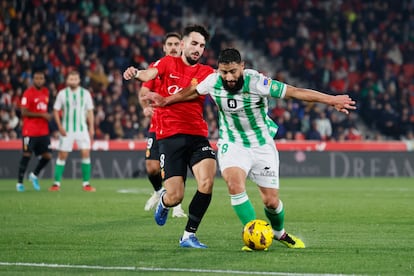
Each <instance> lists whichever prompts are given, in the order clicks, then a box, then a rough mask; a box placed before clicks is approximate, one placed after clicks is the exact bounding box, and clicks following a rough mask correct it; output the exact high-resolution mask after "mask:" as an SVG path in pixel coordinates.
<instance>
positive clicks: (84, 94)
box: [53, 87, 94, 133]
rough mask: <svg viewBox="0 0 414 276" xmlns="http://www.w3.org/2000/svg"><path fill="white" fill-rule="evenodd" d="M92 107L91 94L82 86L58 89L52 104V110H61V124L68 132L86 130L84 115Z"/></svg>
mask: <svg viewBox="0 0 414 276" xmlns="http://www.w3.org/2000/svg"><path fill="white" fill-rule="evenodd" d="M93 108H94V106H93V101H92V97H91V94H90V93H89V91H88V90H87V89H85V88H83V87H78V88H76V89H75V90H74V91H72V90H71V89H70V88H69V87H66V88H64V89H62V90H60V91H59V93H58V95H57V97H56V101H55V104H54V105H53V109H54V110H58V111H60V110H62V111H63V113H62V126H63V128H64V129H65V130H66V132H69V133H75V132H87V131H88V125H87V122H86V115H87V112H88V110H92V109H93Z"/></svg>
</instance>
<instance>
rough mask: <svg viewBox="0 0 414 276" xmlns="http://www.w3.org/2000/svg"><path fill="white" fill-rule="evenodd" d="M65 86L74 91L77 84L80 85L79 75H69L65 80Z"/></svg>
mask: <svg viewBox="0 0 414 276" xmlns="http://www.w3.org/2000/svg"><path fill="white" fill-rule="evenodd" d="M66 84H67V85H68V86H69V87H70V88H71V89H76V88H77V87H78V86H79V84H80V77H79V75H75V74H73V75H72V74H70V75H69V76H68V79H67V80H66Z"/></svg>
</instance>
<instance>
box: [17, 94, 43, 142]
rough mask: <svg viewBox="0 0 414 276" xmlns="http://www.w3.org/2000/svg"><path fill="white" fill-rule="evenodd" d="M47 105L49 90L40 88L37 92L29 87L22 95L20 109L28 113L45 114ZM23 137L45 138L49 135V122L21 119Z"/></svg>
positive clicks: (39, 119)
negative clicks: (24, 109)
mask: <svg viewBox="0 0 414 276" xmlns="http://www.w3.org/2000/svg"><path fill="white" fill-rule="evenodd" d="M48 104H49V90H48V89H47V88H46V87H42V88H41V89H40V90H38V89H37V88H35V87H30V88H28V89H27V90H26V91H24V93H23V97H22V101H21V107H22V108H26V109H27V110H28V111H30V112H35V113H47V106H48ZM22 135H23V136H45V135H49V122H48V121H47V120H46V119H43V118H40V117H23V129H22Z"/></svg>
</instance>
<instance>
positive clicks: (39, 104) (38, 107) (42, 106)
mask: <svg viewBox="0 0 414 276" xmlns="http://www.w3.org/2000/svg"><path fill="white" fill-rule="evenodd" d="M36 109H37V110H42V111H46V110H47V104H45V103H38V104H37V105H36Z"/></svg>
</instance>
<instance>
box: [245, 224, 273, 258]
mask: <svg viewBox="0 0 414 276" xmlns="http://www.w3.org/2000/svg"><path fill="white" fill-rule="evenodd" d="M242 235H243V241H244V244H245V245H246V246H248V247H249V248H251V249H254V250H265V249H266V248H268V247H269V246H270V245H271V244H272V241H273V229H272V226H270V224H269V223H268V222H267V221H264V220H261V219H255V220H252V221H249V222H248V223H247V224H246V225H245V226H244V229H243V233H242Z"/></svg>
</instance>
